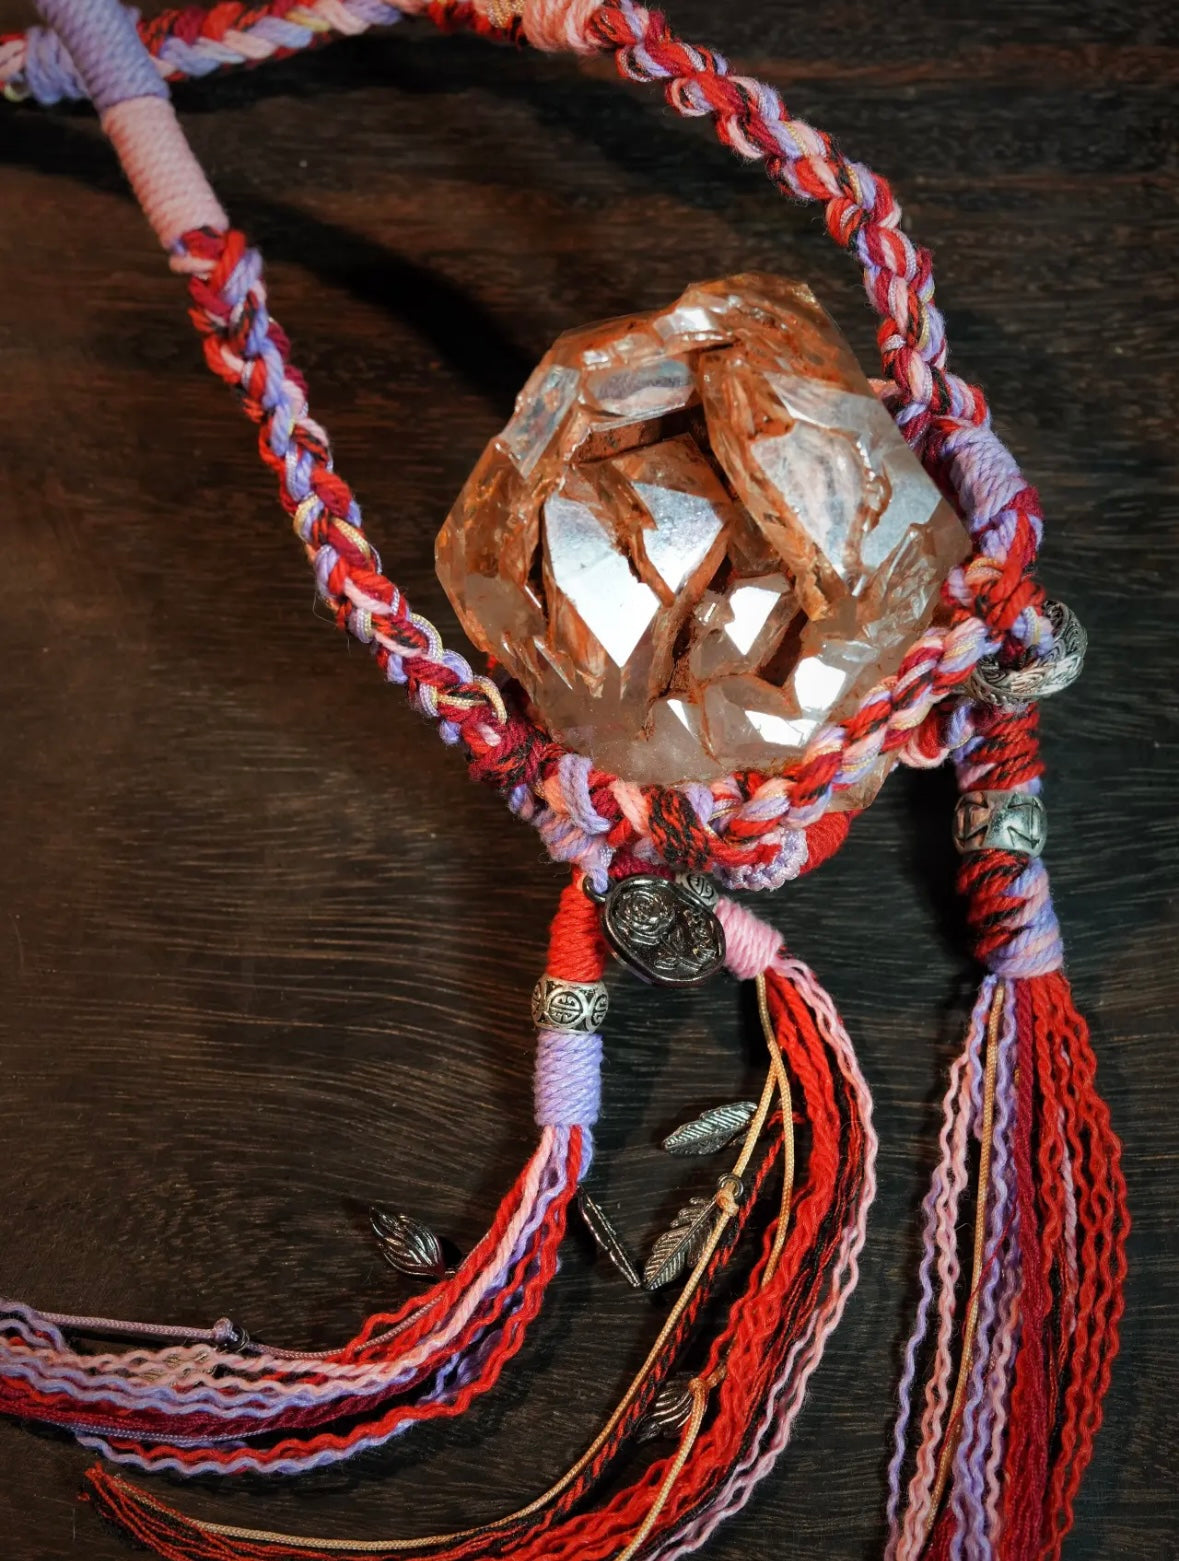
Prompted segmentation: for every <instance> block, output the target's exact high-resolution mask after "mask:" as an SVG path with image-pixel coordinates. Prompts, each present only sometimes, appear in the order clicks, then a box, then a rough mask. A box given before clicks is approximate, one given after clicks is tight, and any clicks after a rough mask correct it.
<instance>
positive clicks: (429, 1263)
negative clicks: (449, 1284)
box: [369, 1209, 446, 1279]
mask: <svg viewBox="0 0 1179 1561" xmlns="http://www.w3.org/2000/svg"><path fill="white" fill-rule="evenodd" d="M369 1220H370V1221H371V1223H372V1227H373V1234H374V1235H375V1236H376V1238H377V1244H378V1246H379V1247H380V1249H381V1256H382V1257H383V1258H384V1259H385V1262H386V1263H388V1264H389V1265H390V1267H392V1268H395V1269H397V1271H398V1273H401V1274H409V1275H411V1276H412V1277H413V1278H414V1279H442V1278H443V1277H444V1276H445V1274H446V1259H445V1258H444V1257H443V1255H442V1243H441V1242H440V1241H439V1240H438V1237H437V1236H436V1235H435V1234H434V1232H433V1231H432V1230H431V1229H430V1228H429V1226H427V1225H423V1224H422V1223H421V1221H420V1220H415V1219H412V1218H411V1217H410V1216H409V1215H408V1214H396V1213H394V1212H392V1211H391V1210H389V1209H370V1210H369Z"/></svg>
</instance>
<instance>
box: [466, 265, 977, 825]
mask: <svg viewBox="0 0 1179 1561" xmlns="http://www.w3.org/2000/svg"><path fill="white" fill-rule="evenodd" d="M968 552H969V542H968V538H967V535H966V532H965V530H964V529H963V526H962V524H961V522H960V521H959V520H958V517H957V516H956V515H955V513H954V511H953V510H952V509H951V507H950V506H949V504H947V503H946V501H945V500H944V499H943V498H942V497H941V495H940V494H939V492H938V489H937V488H936V487H935V485H934V484H933V482H931V480H930V479H929V477H928V476H927V475H926V473H925V472H924V470H923V469H922V467H921V465H920V463H919V462H918V460H917V459H916V457H915V456H914V455H913V454H912V452H911V451H910V450H909V447H908V446H907V445H906V443H905V441H904V439H903V438H902V436H901V434H900V433H899V431H898V430H897V428H896V425H895V424H894V423H893V421H892V418H891V417H890V416H889V414H888V411H887V409H886V408H885V407H884V406H883V405H882V404H881V402H880V401H879V400H878V399H877V398H876V396H875V395H874V394H873V392H872V388H871V386H870V385H869V384H868V381H867V379H866V378H865V377H864V375H863V373H862V372H861V370H860V368H859V367H858V365H857V364H856V361H855V359H854V358H853V356H852V353H851V350H850V348H849V347H848V345H847V343H846V342H845V341H844V339H843V337H842V336H841V335H840V333H839V331H838V330H837V328H836V327H835V325H834V323H833V322H832V321H831V319H830V317H829V316H828V315H827V314H826V313H825V312H824V311H823V309H822V308H821V307H820V305H819V304H818V302H817V301H816V299H815V297H814V295H813V294H812V292H811V291H810V289H809V288H807V287H805V286H803V285H801V284H799V283H792V282H785V281H782V280H780V279H778V278H775V277H770V276H759V275H745V276H736V277H730V278H728V279H726V280H724V281H719V282H703V283H698V284H696V285H694V286H692V287H690V288H688V290H687V292H686V293H684V295H683V296H682V297H681V298H680V299H678V300H677V301H676V302H675V303H674V304H673V305H672V306H671V307H670V308H669V309H664V310H662V311H660V312H658V313H655V314H647V315H638V316H630V317H627V318H625V319H621V320H610V321H606V322H604V323H602V324H599V325H593V326H588V327H586V328H584V329H582V330H577V331H570V332H568V333H567V334H566V335H564V336H562V337H561V338H560V339H559V340H558V341H557V343H556V344H555V346H554V347H553V348H552V350H551V351H550V352H549V353H548V354H547V355H546V356H545V357H544V358H543V359H542V361H541V363H540V364H539V365H538V367H537V369H536V371H535V372H534V373H533V375H532V377H531V378H530V379H529V381H528V383H527V384H526V385H525V387H524V389H523V390H522V391H521V393H520V397H519V400H518V401H517V403H516V411H515V415H514V416H513V418H512V420H511V422H510V423H509V424H508V426H507V427H506V428H505V429H504V431H503V432H502V433H501V434H500V435H499V436H498V437H497V438H496V439H493V440H492V442H491V444H490V445H488V447H487V449H486V450H485V451H484V453H483V456H482V458H481V459H480V461H479V464H478V465H477V466H476V468H475V470H474V472H473V473H472V474H471V477H470V478H469V480H468V481H467V484H466V486H465V487H464V488H463V491H462V493H461V494H460V495H459V498H458V501H457V503H456V504H455V506H454V509H453V510H452V511H451V513H450V515H449V516H448V517H447V520H446V524H445V525H444V526H443V528H442V531H441V533H440V534H439V537H438V573H439V576H440V578H441V580H442V584H443V586H444V587H445V589H446V592H447V594H448V596H449V597H450V600H451V602H452V603H453V604H454V608H455V611H456V612H457V613H458V616H459V618H460V619H461V621H462V624H463V627H464V629H465V630H466V631H467V634H468V635H469V636H470V638H471V639H472V640H473V641H474V643H475V644H476V645H478V646H479V647H480V648H481V649H483V650H484V651H486V652H487V653H488V654H489V655H491V656H492V657H494V658H495V660H496V661H497V662H499V663H500V664H501V665H502V666H503V667H504V668H505V669H506V670H507V671H508V672H509V673H510V674H511V675H512V676H513V677H515V678H517V679H518V680H519V681H520V683H522V684H523V686H524V688H525V690H526V691H527V693H528V696H529V697H530V698H531V700H532V701H533V703H534V705H535V707H536V710H537V712H538V714H539V716H540V718H541V719H542V720H543V722H544V724H545V725H546V726H547V727H548V729H549V730H550V731H551V732H552V733H553V734H554V735H555V736H556V737H558V738H559V739H560V740H561V741H563V742H564V743H565V744H566V745H567V746H568V747H570V748H573V749H575V750H576V751H578V752H580V753H585V754H588V755H590V757H591V758H592V759H593V760H594V762H595V763H596V764H597V765H598V766H600V767H601V768H602V769H605V770H610V771H613V772H615V773H616V774H619V775H622V776H624V777H625V778H626V779H628V780H631V781H640V782H656V783H659V784H664V785H669V784H672V783H674V782H677V781H685V780H711V779H714V778H715V777H717V776H721V775H725V774H727V773H729V772H730V771H733V770H745V769H753V770H758V771H761V772H763V773H769V772H776V771H780V770H782V769H785V768H787V767H788V766H789V765H790V764H791V762H792V761H794V760H796V759H797V758H798V757H799V756H800V754H801V753H802V752H803V750H804V749H805V748H806V745H807V743H808V742H809V741H810V740H811V738H812V737H813V736H814V735H815V733H816V732H818V731H819V729H820V728H821V727H822V726H823V725H824V724H825V723H827V722H830V721H838V720H839V719H841V717H843V716H846V715H847V714H848V713H849V712H850V711H851V710H852V709H854V707H855V705H856V703H857V701H858V700H859V699H860V698H861V697H862V696H863V694H864V693H865V692H866V691H867V690H868V689H869V688H871V687H872V685H873V684H874V683H876V682H878V681H879V679H880V678H882V677H884V676H886V675H887V674H888V673H890V672H893V671H895V669H896V668H897V666H898V665H899V664H900V662H901V660H902V658H903V657H904V654H905V652H906V651H907V650H908V649H909V647H910V646H911V645H912V644H913V642H914V640H915V639H916V638H917V637H918V636H919V635H920V633H921V632H922V631H923V630H924V629H925V628H926V627H927V626H928V624H929V623H930V621H931V619H932V618H933V616H934V614H935V612H936V611H937V609H938V603H939V599H940V591H941V586H942V584H943V582H944V580H945V578H946V575H947V574H948V572H949V570H950V569H951V568H952V567H953V566H954V565H955V564H956V563H958V562H960V561H961V560H962V559H963V558H965V557H966V555H967V553H968ZM885 768H887V764H881V765H880V766H878V768H877V773H876V774H875V775H873V776H872V777H869V779H868V782H867V784H866V785H864V786H861V787H859V788H857V791H856V795H855V796H854V797H853V796H849V795H847V794H845V795H844V799H843V805H845V806H847V805H856V804H858V803H861V802H862V801H864V800H865V799H866V797H867V796H868V795H870V794H871V792H872V791H874V790H875V787H876V785H878V784H879V781H880V779H882V778H883V773H884V770H885Z"/></svg>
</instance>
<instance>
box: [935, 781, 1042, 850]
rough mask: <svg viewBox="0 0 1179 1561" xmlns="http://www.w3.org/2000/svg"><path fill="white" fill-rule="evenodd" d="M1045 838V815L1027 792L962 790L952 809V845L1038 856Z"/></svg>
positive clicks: (1032, 793)
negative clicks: (956, 803) (955, 805)
mask: <svg viewBox="0 0 1179 1561" xmlns="http://www.w3.org/2000/svg"><path fill="white" fill-rule="evenodd" d="M1047 838H1048V814H1047V811H1046V809H1045V807H1044V804H1043V803H1042V802H1041V801H1040V799H1039V797H1037V796H1036V795H1035V793H1034V792H1030V791H964V792H963V793H962V795H961V796H960V797H959V798H958V806H957V807H956V808H955V809H954V844H955V845H956V846H957V848H958V850H959V851H960V852H961V853H962V855H963V856H968V855H969V854H970V853H971V852H972V851H1016V852H1021V853H1022V854H1023V855H1024V856H1039V855H1040V853H1041V852H1042V851H1043V849H1044V842H1045V841H1046V840H1047Z"/></svg>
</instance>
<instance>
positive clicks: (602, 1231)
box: [577, 1187, 643, 1290]
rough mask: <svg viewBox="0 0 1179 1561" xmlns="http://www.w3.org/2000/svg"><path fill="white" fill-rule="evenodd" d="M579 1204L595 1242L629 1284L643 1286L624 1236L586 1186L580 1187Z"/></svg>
mask: <svg viewBox="0 0 1179 1561" xmlns="http://www.w3.org/2000/svg"><path fill="white" fill-rule="evenodd" d="M577 1206H578V1208H579V1209H580V1210H581V1217H582V1219H583V1220H584V1221H585V1226H586V1229H587V1230H588V1231H589V1233H590V1235H591V1236H592V1237H593V1238H594V1240H595V1242H596V1243H597V1244H598V1246H599V1247H600V1248H601V1249H602V1251H603V1252H604V1253H605V1254H606V1256H607V1257H608V1258H609V1259H610V1261H611V1263H613V1264H614V1267H615V1268H616V1269H617V1270H618V1272H619V1273H620V1274H621V1275H622V1277H623V1278H624V1279H625V1280H626V1282H627V1284H628V1285H633V1286H634V1287H635V1289H636V1290H641V1289H642V1288H643V1281H642V1280H641V1279H640V1278H639V1272H638V1269H637V1268H636V1267H635V1266H634V1264H633V1263H632V1262H631V1259H630V1253H629V1252H628V1251H627V1250H626V1247H625V1246H624V1245H623V1241H622V1237H621V1236H620V1235H619V1234H618V1232H617V1231H616V1230H615V1229H614V1225H613V1223H612V1222H611V1220H610V1219H609V1217H608V1216H607V1214H606V1212H605V1210H604V1209H603V1208H602V1206H601V1205H600V1204H599V1203H598V1202H597V1201H596V1199H594V1198H593V1197H591V1196H590V1194H589V1193H588V1192H586V1190H585V1188H584V1187H580V1188H578V1192H577Z"/></svg>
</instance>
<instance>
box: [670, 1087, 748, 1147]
mask: <svg viewBox="0 0 1179 1561" xmlns="http://www.w3.org/2000/svg"><path fill="white" fill-rule="evenodd" d="M756 1110H757V1104H756V1102H755V1101H752V1100H734V1101H733V1102H732V1103H731V1104H730V1105H727V1106H713V1107H712V1108H711V1110H708V1111H702V1112H701V1113H700V1115H699V1116H698V1117H694V1118H693V1119H692V1121H691V1122H685V1123H683V1124H682V1126H680V1127H677V1128H676V1130H675V1132H674V1133H669V1134H668V1135H667V1137H666V1138H665V1139H664V1140H663V1147H664V1148H665V1149H666V1150H667V1152H668V1154H679V1155H685V1154H715V1153H716V1152H717V1150H718V1149H724V1148H725V1147H726V1146H727V1145H729V1144H731V1143H732V1142H733V1140H734V1139H735V1138H740V1136H741V1134H742V1133H743V1132H744V1131H745V1129H746V1128H747V1127H748V1126H749V1124H750V1122H752V1120H753V1116H754V1113H755V1112H756Z"/></svg>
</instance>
